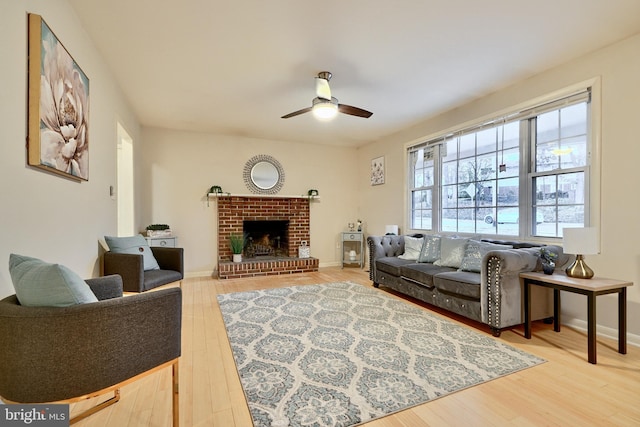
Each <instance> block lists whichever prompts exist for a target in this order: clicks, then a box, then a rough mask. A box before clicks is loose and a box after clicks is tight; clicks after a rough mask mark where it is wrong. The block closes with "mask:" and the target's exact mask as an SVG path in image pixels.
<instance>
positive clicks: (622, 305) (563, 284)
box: [520, 272, 633, 364]
mask: <svg viewBox="0 0 640 427" xmlns="http://www.w3.org/2000/svg"><path fill="white" fill-rule="evenodd" d="M520 281H521V282H522V284H523V286H524V307H525V310H524V337H525V338H527V339H531V285H536V286H544V287H547V288H552V289H553V330H554V331H556V332H560V307H561V305H560V291H566V292H572V293H576V294H581V295H586V296H587V300H588V302H587V306H588V320H587V336H588V354H589V363H593V364H595V363H596V297H597V296H598V295H606V294H613V293H617V294H618V352H619V353H621V354H627V287H628V286H633V283H632V282H626V281H623V280H615V279H605V278H601V277H594V278H592V279H575V278H573V277H567V276H566V275H565V274H563V273H554V274H543V273H537V272H526V273H520Z"/></svg>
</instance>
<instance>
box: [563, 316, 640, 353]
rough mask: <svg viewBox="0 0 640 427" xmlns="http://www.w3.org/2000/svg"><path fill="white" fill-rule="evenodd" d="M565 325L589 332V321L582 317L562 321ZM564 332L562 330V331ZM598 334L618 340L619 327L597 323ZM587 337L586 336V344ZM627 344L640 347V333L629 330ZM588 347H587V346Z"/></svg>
mask: <svg viewBox="0 0 640 427" xmlns="http://www.w3.org/2000/svg"><path fill="white" fill-rule="evenodd" d="M562 324H563V325H566V326H569V327H571V328H574V329H577V330H579V331H582V332H585V333H586V332H587V330H588V328H587V322H586V321H584V320H582V319H576V318H571V319H568V320H565V321H563V322H562ZM560 333H562V331H560ZM596 335H597V336H600V337H604V338H610V339H612V340H615V341H616V342H618V329H614V328H610V327H608V326H602V325H596ZM586 341H587V338H586V337H585V346H586V344H587V343H586ZM627 344H628V345H632V346H634V347H640V335H636V334H631V333H629V332H628V331H627ZM585 348H586V347H585Z"/></svg>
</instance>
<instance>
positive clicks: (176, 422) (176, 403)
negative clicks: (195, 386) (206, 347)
mask: <svg viewBox="0 0 640 427" xmlns="http://www.w3.org/2000/svg"><path fill="white" fill-rule="evenodd" d="M180 283H182V282H180ZM171 377H172V381H173V393H172V394H173V404H172V406H173V408H172V409H173V427H179V426H180V394H179V393H180V384H179V365H178V360H177V359H176V362H175V363H174V364H173V366H172V368H171Z"/></svg>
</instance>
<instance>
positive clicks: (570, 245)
mask: <svg viewBox="0 0 640 427" xmlns="http://www.w3.org/2000/svg"><path fill="white" fill-rule="evenodd" d="M562 234H563V246H564V251H565V252H566V253H569V254H575V255H576V260H575V261H574V262H573V264H571V265H570V266H569V267H567V268H566V270H565V273H566V274H567V276H569V277H574V278H576V279H591V278H592V277H593V270H592V269H591V268H589V266H588V265H587V264H586V263H585V262H584V256H583V255H584V254H591V255H593V254H597V253H598V252H599V245H598V230H597V229H596V228H594V227H585V228H565V229H563V230H562Z"/></svg>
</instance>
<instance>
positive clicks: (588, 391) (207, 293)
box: [71, 268, 640, 427]
mask: <svg viewBox="0 0 640 427" xmlns="http://www.w3.org/2000/svg"><path fill="white" fill-rule="evenodd" d="M345 280H349V281H352V282H355V283H360V284H362V285H364V286H371V282H370V281H369V278H368V273H366V272H364V271H362V270H360V269H356V268H345V269H344V270H342V269H340V268H326V269H320V271H319V272H317V273H309V274H295V275H288V276H279V277H277V276H273V277H266V278H252V279H234V280H224V281H221V280H214V279H208V278H191V279H186V280H184V281H183V283H182V290H183V329H182V357H181V359H180V424H181V426H183V427H191V426H217V427H249V426H251V425H252V423H251V417H250V415H249V410H248V408H247V403H246V400H245V398H244V394H243V392H242V388H241V386H240V381H239V379H238V375H237V372H236V368H235V364H234V362H233V359H232V356H231V349H230V347H229V342H228V340H227V336H226V332H225V328H224V324H223V321H222V316H221V314H220V310H219V308H218V304H217V300H216V295H218V294H222V293H229V292H238V291H247V290H252V289H266V288H275V287H284V286H290V285H302V284H312V283H326V282H335V281H345ZM425 309H426V308H425ZM458 320H460V319H458ZM473 326H474V327H475V328H476V329H477V330H479V331H482V332H483V333H486V334H487V335H488V336H491V335H490V333H489V330H488V328H485V327H483V326H482V325H477V324H474V325H473ZM498 339H500V340H501V341H504V342H505V343H508V344H511V345H513V346H514V347H517V348H520V349H522V350H525V351H527V352H530V353H533V354H535V355H537V356H540V357H542V358H544V359H546V360H547V361H548V362H547V363H543V364H542V365H538V366H535V367H533V368H530V369H526V370H524V371H521V372H517V373H514V374H511V375H508V376H506V377H502V378H498V379H495V380H493V381H489V382H487V383H483V384H481V385H478V386H475V387H471V388H469V389H466V390H462V391H459V392H457V393H453V394H450V395H448V396H445V397H443V398H440V399H437V400H434V401H431V402H428V403H425V404H423V405H420V406H417V407H414V408H412V409H408V410H405V411H402V412H399V413H397V414H394V415H390V416H387V417H384V418H380V419H378V420H375V421H372V422H369V423H367V424H364V425H365V426H367V427H400V426H403V427H422V426H563V427H564V426H639V425H640V348H637V347H633V346H629V349H628V354H627V355H621V354H619V353H618V352H617V343H616V342H615V341H613V340H607V339H600V338H599V339H598V364H597V365H591V364H589V363H587V360H586V359H587V339H586V334H585V333H583V332H579V331H575V330H572V329H570V328H568V327H563V328H562V331H561V332H560V333H554V332H553V326H552V325H546V324H543V323H541V322H540V323H538V322H534V326H533V338H532V339H531V340H526V339H524V337H523V330H522V327H518V328H515V329H514V330H512V331H506V332H503V333H502V335H501V337H500V338H498ZM170 375H171V369H170V368H167V369H165V370H163V371H161V372H158V373H155V374H152V375H149V376H147V377H145V378H144V379H142V380H140V381H138V382H135V383H133V384H130V385H127V386H126V387H124V388H123V389H122V398H121V400H120V402H118V403H116V404H115V405H113V406H111V407H109V408H107V409H105V410H103V411H100V412H98V413H97V414H95V415H93V416H91V417H89V418H87V419H86V420H83V421H80V422H79V423H77V424H76V425H77V426H85V427H87V426H109V427H111V426H113V427H121V426H136V427H137V426H159V427H160V426H167V427H168V426H170V425H171V383H170ZM89 403H90V402H82V403H77V404H75V405H73V406H72V407H71V411H72V416H73V414H74V413H75V412H77V411H80V410H82V409H83V408H85V407H87V406H89Z"/></svg>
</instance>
